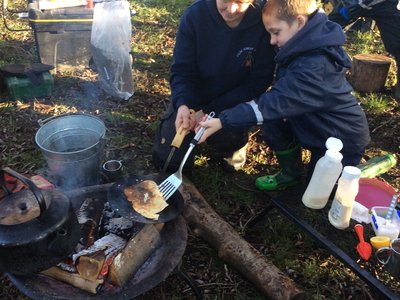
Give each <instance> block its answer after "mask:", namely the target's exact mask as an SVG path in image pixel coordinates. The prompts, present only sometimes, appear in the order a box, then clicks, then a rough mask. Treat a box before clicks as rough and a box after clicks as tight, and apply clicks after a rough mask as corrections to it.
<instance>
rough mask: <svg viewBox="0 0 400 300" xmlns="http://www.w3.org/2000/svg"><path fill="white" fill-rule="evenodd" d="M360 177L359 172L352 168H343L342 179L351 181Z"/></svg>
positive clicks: (357, 169)
mask: <svg viewBox="0 0 400 300" xmlns="http://www.w3.org/2000/svg"><path fill="white" fill-rule="evenodd" d="M360 176H361V170H360V169H359V168H357V167H353V166H345V167H344V168H343V173H342V177H343V178H346V179H348V180H353V179H356V178H359V177H360Z"/></svg>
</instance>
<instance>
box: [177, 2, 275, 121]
mask: <svg viewBox="0 0 400 300" xmlns="http://www.w3.org/2000/svg"><path fill="white" fill-rule="evenodd" d="M263 4H264V2H263V1H256V2H255V3H254V5H253V6H250V7H249V8H248V10H247V11H246V14H245V16H244V18H243V20H242V21H241V23H240V24H239V26H238V27H236V28H233V29H232V28H229V27H228V26H227V25H226V23H225V21H224V20H223V19H222V17H221V15H220V14H219V13H218V11H217V7H216V0H200V1H196V2H195V3H193V4H192V5H191V6H190V7H189V8H188V9H187V10H186V11H185V13H184V14H183V15H182V18H181V21H180V25H179V29H178V32H177V36H176V44H175V48H174V56H173V58H174V59H173V63H172V66H171V78H170V84H171V92H172V103H173V105H174V107H175V109H177V108H178V107H179V106H181V105H183V104H185V105H187V106H188V107H189V108H194V109H196V110H199V109H203V111H204V112H209V111H211V110H214V111H215V112H216V113H217V114H218V113H219V112H221V111H222V110H224V109H226V108H230V107H233V106H235V105H236V104H238V103H242V102H246V101H250V100H251V99H253V98H255V97H258V96H259V95H260V94H262V93H263V92H265V91H266V89H267V87H268V86H269V85H270V84H271V82H272V79H273V74H274V69H275V62H274V57H275V51H274V48H273V47H272V46H271V45H270V44H269V40H270V36H269V34H268V33H267V32H266V31H265V28H264V26H263V23H262V19H261V8H262V5H263Z"/></svg>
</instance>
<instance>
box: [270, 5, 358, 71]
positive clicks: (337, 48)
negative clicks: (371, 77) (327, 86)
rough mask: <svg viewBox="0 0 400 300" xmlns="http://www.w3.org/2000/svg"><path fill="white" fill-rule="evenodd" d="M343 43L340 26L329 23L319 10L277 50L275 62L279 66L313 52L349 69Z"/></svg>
mask: <svg viewBox="0 0 400 300" xmlns="http://www.w3.org/2000/svg"><path fill="white" fill-rule="evenodd" d="M345 41H346V36H345V33H344V32H343V30H342V28H341V27H340V25H338V24H336V23H334V22H331V21H329V20H328V18H327V16H326V15H325V13H324V12H323V11H322V10H319V11H317V12H316V14H315V15H313V16H312V17H311V18H310V19H309V20H308V22H307V23H306V25H305V26H304V27H303V28H302V29H301V30H300V31H299V32H298V33H297V34H296V35H294V36H293V37H292V38H291V39H290V40H289V41H288V42H287V43H286V44H285V45H284V46H283V47H282V48H281V49H279V51H278V53H277V55H276V58H275V60H276V62H277V63H278V64H279V65H281V64H285V63H287V62H288V61H290V60H291V58H293V57H296V56H299V55H302V54H303V53H310V52H313V51H314V50H315V51H319V52H322V53H325V54H326V55H328V56H329V57H330V58H331V59H332V60H334V61H335V62H336V63H337V64H339V65H341V66H343V67H345V68H350V67H351V60H350V58H349V56H348V55H347V53H346V52H345V51H344V50H343V48H342V46H343V44H344V43H345Z"/></svg>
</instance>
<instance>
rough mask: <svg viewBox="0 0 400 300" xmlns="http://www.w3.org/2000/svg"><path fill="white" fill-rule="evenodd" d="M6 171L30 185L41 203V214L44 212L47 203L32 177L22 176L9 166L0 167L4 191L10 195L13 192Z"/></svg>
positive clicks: (0, 181)
mask: <svg viewBox="0 0 400 300" xmlns="http://www.w3.org/2000/svg"><path fill="white" fill-rule="evenodd" d="M5 173H8V174H10V175H12V176H14V177H15V178H17V179H18V180H20V181H22V182H23V183H25V184H26V185H27V186H28V187H29V189H30V190H31V191H32V193H33V195H34V196H35V198H36V201H37V203H38V204H39V209H40V214H42V213H44V212H45V210H46V209H47V205H46V201H45V199H44V196H43V194H42V192H41V191H40V189H39V188H38V187H37V186H36V185H35V184H34V183H33V182H32V181H31V180H30V179H28V178H26V177H25V176H22V175H21V174H19V173H17V172H15V171H14V170H12V169H10V168H9V167H6V168H2V169H0V186H1V187H2V188H3V190H4V192H5V193H6V194H8V195H10V194H11V192H10V190H9V189H8V188H7V186H6V178H5Z"/></svg>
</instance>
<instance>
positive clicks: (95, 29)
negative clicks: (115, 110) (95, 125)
mask: <svg viewBox="0 0 400 300" xmlns="http://www.w3.org/2000/svg"><path fill="white" fill-rule="evenodd" d="M131 31H132V27H131V15H130V9H129V3H128V1H113V2H101V3H97V4H96V5H95V7H94V13H93V25H92V35H91V52H92V57H93V61H94V64H95V67H96V70H97V72H98V75H99V82H100V86H101V88H102V89H103V90H104V91H105V92H107V93H108V94H110V95H112V96H115V97H118V98H122V99H124V100H128V99H129V98H130V97H131V96H132V95H133V93H134V90H133V79H132V60H131V56H130V51H131V36H132V33H131Z"/></svg>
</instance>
